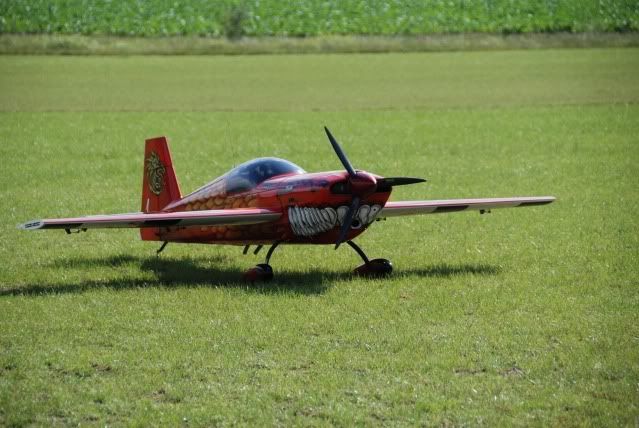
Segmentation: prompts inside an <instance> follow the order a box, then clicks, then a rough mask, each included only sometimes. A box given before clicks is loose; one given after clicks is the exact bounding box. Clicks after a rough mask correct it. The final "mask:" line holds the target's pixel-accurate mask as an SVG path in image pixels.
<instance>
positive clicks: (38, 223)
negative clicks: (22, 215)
mask: <svg viewBox="0 0 639 428" xmlns="http://www.w3.org/2000/svg"><path fill="white" fill-rule="evenodd" d="M43 226H44V222H43V221H42V220H31V221H28V222H26V223H22V224H19V225H18V226H17V228H18V229H21V230H36V229H42V227H43Z"/></svg>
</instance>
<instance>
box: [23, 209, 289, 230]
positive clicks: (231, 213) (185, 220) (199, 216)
mask: <svg viewBox="0 0 639 428" xmlns="http://www.w3.org/2000/svg"><path fill="white" fill-rule="evenodd" d="M281 215H282V214H281V213H280V212H277V211H271V210H266V209H259V208H248V209H244V208H239V209H232V210H205V211H182V212H170V213H154V214H144V213H131V214H112V215H92V216H86V217H71V218H55V219H44V220H32V221H29V222H26V223H24V224H21V225H19V226H18V227H19V228H20V229H25V230H37V229H67V230H68V229H74V230H77V229H97V228H144V227H169V226H212V225H216V226H221V225H225V226H230V225H247V224H259V223H267V222H271V221H275V220H277V219H278V218H280V217H281Z"/></svg>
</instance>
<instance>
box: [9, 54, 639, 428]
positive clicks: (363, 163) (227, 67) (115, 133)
mask: <svg viewBox="0 0 639 428" xmlns="http://www.w3.org/2000/svg"><path fill="white" fill-rule="evenodd" d="M637 69H639V50H637V49H619V50H613V49H610V50H585V49H584V50H574V51H573V50H561V51H552V50H543V51H509V52H483V53H482V52H474V53H436V54H405V55H393V54H389V55H332V56H322V55H305V56H281V57H279V56H259V57H242V56H240V57H163V58H159V57H110V58H95V57H85V58H79V57H11V56H0V159H2V163H1V165H2V168H1V171H2V174H1V175H0V176H1V178H0V180H1V181H0V197H1V200H2V201H3V202H2V209H1V210H0V224H2V226H0V425H18V426H19V425H28V424H36V425H52V424H59V425H77V424H82V425H102V426H104V425H123V424H132V425H177V424H184V425H196V426H197V425H232V424H243V425H244V424H246V425H264V424H266V425H285V424H286V425H353V424H357V425H416V424H425V425H448V426H450V425H486V426H494V425H502V426H503V425H537V426H541V425H544V426H546V425H560V426H582V425H591V426H619V425H622V426H623V425H626V426H633V425H636V424H637V421H638V418H639V315H638V314H639V312H638V310H637V309H638V308H639V291H638V286H639V263H638V256H639V235H638V234H637V230H638V229H639V221H638V220H637V215H636V213H637V212H638V210H639V198H638V196H639V194H638V190H637V189H639V186H638V185H639V175H638V172H639V171H638V168H637V161H638V160H639V156H638V155H639V106H638V105H637V101H639V74H638V73H637V72H636V70H637ZM325 124H326V125H328V126H329V127H331V129H332V130H333V132H334V134H335V135H336V137H337V138H338V139H339V140H340V141H341V142H342V144H343V146H344V148H345V150H346V152H347V153H348V155H349V157H350V158H351V160H352V162H353V163H354V164H355V166H356V167H358V168H362V169H367V170H369V171H372V172H376V173H380V174H382V175H408V176H423V177H427V178H428V179H429V182H428V183H427V184H425V185H415V186H406V187H402V188H398V189H397V190H396V191H395V192H394V194H393V199H396V200H401V199H424V198H432V199H439V198H452V197H491V196H517V195H547V194H551V195H554V196H556V197H557V198H558V201H557V202H556V203H555V204H552V205H549V206H545V207H537V208H525V209H523V208H522V209H512V210H494V211H493V213H492V214H490V215H483V216H479V215H477V214H472V213H454V214H445V215H441V216H424V217H411V218H405V219H389V220H388V221H386V222H380V223H376V224H374V225H373V226H372V227H371V229H370V230H369V231H368V232H367V233H366V234H365V235H364V236H363V237H362V238H361V239H359V240H358V242H359V243H360V244H361V245H362V247H363V248H364V249H365V250H366V251H367V252H368V254H369V255H370V256H373V257H387V258H389V259H391V260H392V261H393V262H394V265H395V268H396V271H395V273H394V276H393V277H391V278H389V279H385V280H362V279H358V278H355V277H353V276H351V275H350V273H349V272H350V270H351V269H352V268H354V267H355V266H356V265H358V264H359V259H358V257H357V255H356V254H355V253H354V252H352V251H351V250H350V249H348V248H340V249H339V250H338V251H337V252H336V251H333V249H332V248H331V247H308V246H306V247H293V246H288V247H287V246H284V247H281V248H280V249H278V251H277V252H276V253H275V255H274V257H273V259H272V265H273V266H274V269H275V272H276V280H275V281H274V282H273V283H271V284H268V285H258V286H251V285H246V284H244V283H242V282H240V281H239V277H240V275H241V273H242V272H243V271H244V270H245V269H246V268H248V267H250V266H253V265H254V264H255V263H257V262H260V261H261V259H258V258H256V257H254V256H252V255H251V256H242V254H241V248H240V247H213V246H197V245H191V246H186V245H182V246H180V245H169V246H168V247H167V249H166V250H165V251H164V253H163V254H162V255H161V256H160V257H156V256H155V250H156V249H157V247H158V246H157V245H154V244H151V243H143V242H141V241H139V239H138V235H137V233H136V232H135V231H129V230H123V231H90V232H88V233H85V234H79V235H71V236H67V235H65V234H64V233H63V232H57V233H56V232H31V233H28V232H24V231H19V230H16V229H15V225H16V224H18V223H20V222H23V221H26V220H29V219H33V218H39V217H54V216H69V215H75V214H88V213H101V212H130V211H135V210H137V209H138V208H139V198H140V191H141V189H140V186H141V174H142V150H143V140H144V138H146V137H150V136H156V135H161V134H165V135H168V136H169V137H170V139H171V144H172V146H171V147H172V152H173V160H174V164H175V167H176V171H177V174H178V178H179V179H180V182H181V185H182V189H183V191H187V192H188V191H191V190H193V189H195V188H196V187H198V186H199V185H200V184H202V183H204V182H205V181H208V180H209V179H211V178H213V177H215V176H217V175H220V174H222V173H223V172H225V171H226V170H227V169H229V168H230V167H231V166H232V165H234V164H237V163H240V162H242V161H244V160H247V159H250V158H252V157H256V156H268V155H275V156H279V157H284V158H287V159H290V160H291V161H294V162H296V163H298V164H300V165H301V166H303V167H304V168H306V169H307V170H310V171H320V170H327V169H337V168H339V167H340V165H339V162H338V160H337V159H336V158H335V156H334V154H333V152H332V151H331V149H330V146H329V144H328V142H327V141H326V139H325V136H324V135H323V133H322V125H325Z"/></svg>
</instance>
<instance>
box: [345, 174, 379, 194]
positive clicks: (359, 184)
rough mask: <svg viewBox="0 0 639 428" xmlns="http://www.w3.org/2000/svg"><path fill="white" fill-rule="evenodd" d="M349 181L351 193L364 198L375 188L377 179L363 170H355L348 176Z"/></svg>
mask: <svg viewBox="0 0 639 428" xmlns="http://www.w3.org/2000/svg"><path fill="white" fill-rule="evenodd" d="M349 182H350V185H351V192H352V193H353V195H357V196H359V197H360V198H365V197H366V196H368V195H370V194H371V193H374V192H375V190H376V189H377V179H376V178H375V177H374V176H373V175H372V174H369V173H368V172H365V171H357V172H356V173H355V175H354V176H351V177H349Z"/></svg>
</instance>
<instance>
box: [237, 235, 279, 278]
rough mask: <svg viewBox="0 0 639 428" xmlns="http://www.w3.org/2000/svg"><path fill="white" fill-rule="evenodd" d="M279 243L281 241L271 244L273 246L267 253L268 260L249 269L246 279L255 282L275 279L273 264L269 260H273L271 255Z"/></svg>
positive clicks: (245, 274) (245, 275)
mask: <svg viewBox="0 0 639 428" xmlns="http://www.w3.org/2000/svg"><path fill="white" fill-rule="evenodd" d="M278 245H280V243H279V242H275V243H274V244H273V245H271V248H269V249H268V252H267V253H266V261H265V262H264V263H260V264H259V265H257V266H255V267H254V268H251V269H249V270H247V271H246V272H245V273H244V280H246V281H250V282H255V281H265V282H266V281H270V280H272V279H273V268H272V267H271V265H269V262H270V261H271V256H272V255H273V251H275V249H276V248H277V246H278ZM261 247H262V246H261V245H260V246H259V247H258V248H261Z"/></svg>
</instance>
